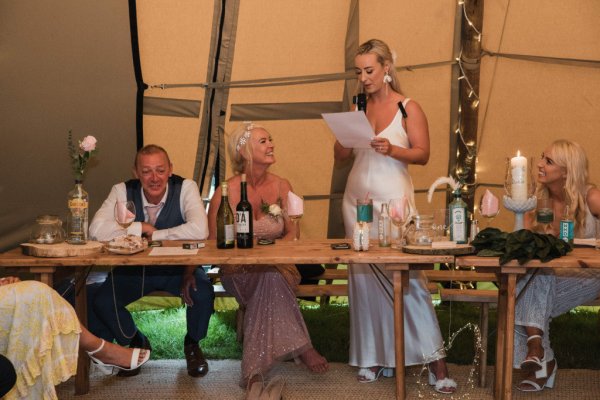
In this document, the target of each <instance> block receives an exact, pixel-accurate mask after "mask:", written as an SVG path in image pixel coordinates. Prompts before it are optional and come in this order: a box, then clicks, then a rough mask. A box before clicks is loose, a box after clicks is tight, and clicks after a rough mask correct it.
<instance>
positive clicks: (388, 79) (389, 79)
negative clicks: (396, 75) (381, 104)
mask: <svg viewBox="0 0 600 400" xmlns="http://www.w3.org/2000/svg"><path fill="white" fill-rule="evenodd" d="M383 83H392V77H391V76H390V74H388V73H387V72H386V73H385V75H384V76H383Z"/></svg>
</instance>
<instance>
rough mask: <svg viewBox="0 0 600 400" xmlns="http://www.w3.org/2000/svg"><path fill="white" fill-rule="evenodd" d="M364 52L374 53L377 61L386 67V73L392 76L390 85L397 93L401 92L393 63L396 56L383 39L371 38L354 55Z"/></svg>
mask: <svg viewBox="0 0 600 400" xmlns="http://www.w3.org/2000/svg"><path fill="white" fill-rule="evenodd" d="M364 54H375V55H376V56H377V62H379V64H381V65H382V66H384V67H388V68H389V71H388V75H389V76H390V77H391V78H392V81H391V82H390V86H391V87H392V89H394V91H396V92H398V93H402V92H401V91H400V83H399V82H398V76H397V75H396V68H395V67H394V64H395V63H396V62H395V61H396V60H395V58H396V56H395V55H394V54H392V51H391V50H390V48H389V46H388V45H387V44H386V43H385V42H384V41H383V40H379V39H371V40H368V41H366V42H364V43H363V44H361V45H360V46H359V47H358V50H357V51H356V54H355V56H361V55H364Z"/></svg>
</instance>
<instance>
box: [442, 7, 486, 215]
mask: <svg viewBox="0 0 600 400" xmlns="http://www.w3.org/2000/svg"><path fill="white" fill-rule="evenodd" d="M483 5H484V0H465V1H464V4H462V5H460V6H459V9H458V10H457V12H460V13H462V18H461V20H462V22H461V35H460V54H459V55H458V60H459V61H458V66H457V68H458V69H459V71H458V73H459V86H458V104H459V109H458V118H457V123H456V126H455V127H454V135H452V136H451V137H453V140H451V145H450V171H449V173H450V175H453V176H455V177H457V178H459V179H461V180H462V181H464V182H465V183H467V185H465V186H464V187H463V190H464V192H463V198H464V200H465V201H466V203H467V205H468V207H469V210H471V211H473V205H474V195H475V161H476V157H477V126H478V111H479V75H480V66H481V64H480V61H481V32H482V31H483ZM462 7H464V10H463V9H462ZM465 14H466V16H465ZM452 142H454V143H452ZM447 201H448V202H450V201H451V194H450V193H449V194H448V197H447Z"/></svg>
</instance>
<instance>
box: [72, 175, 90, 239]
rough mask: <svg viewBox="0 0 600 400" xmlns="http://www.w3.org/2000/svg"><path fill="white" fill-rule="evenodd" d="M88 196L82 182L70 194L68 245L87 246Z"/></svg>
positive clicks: (78, 182)
mask: <svg viewBox="0 0 600 400" xmlns="http://www.w3.org/2000/svg"><path fill="white" fill-rule="evenodd" d="M88 204H89V200H88V194H87V192H86V191H85V190H83V184H82V183H81V181H75V188H73V190H71V191H70V192H69V194H68V206H69V214H68V216H67V243H69V244H86V243H87V238H88Z"/></svg>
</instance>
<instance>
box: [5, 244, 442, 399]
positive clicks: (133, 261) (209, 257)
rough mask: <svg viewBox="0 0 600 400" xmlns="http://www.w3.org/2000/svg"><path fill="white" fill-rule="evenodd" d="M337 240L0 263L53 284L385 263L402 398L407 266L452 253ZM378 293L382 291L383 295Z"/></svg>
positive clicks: (80, 384)
mask: <svg viewBox="0 0 600 400" xmlns="http://www.w3.org/2000/svg"><path fill="white" fill-rule="evenodd" d="M336 242H339V240H300V241H277V243H276V244H275V245H267V246H255V247H254V248H253V249H237V248H236V249H230V250H219V249H217V248H216V246H215V242H214V241H208V242H206V247H205V248H202V249H199V250H198V252H197V254H195V255H177V256H150V255H149V253H150V249H148V250H145V251H144V252H142V253H138V254H134V255H116V254H111V253H106V252H101V253H97V254H92V255H88V256H78V257H65V258H39V257H31V256H25V255H23V254H22V252H21V250H20V249H14V250H11V251H9V252H7V253H4V254H1V255H0V267H21V268H26V269H27V270H29V271H30V272H33V273H36V274H38V275H39V279H40V280H41V281H43V282H46V283H48V284H51V283H52V275H53V273H54V272H55V271H56V270H57V268H65V267H69V268H76V269H79V270H82V271H83V270H84V269H85V268H86V267H90V266H92V267H93V266H127V265H132V266H134V265H148V266H152V265H207V264H217V265H227V264H228V265H238V264H336V263H347V264H353V263H357V264H359V263H360V264H367V263H377V264H385V267H386V269H387V270H390V271H393V283H394V316H395V322H394V329H395V342H396V343H395V344H396V354H395V356H396V368H397V369H396V398H397V399H404V398H405V397H406V391H405V383H404V301H403V294H404V291H405V289H406V288H407V287H408V286H407V284H408V279H409V274H408V273H409V271H410V270H413V269H423V268H430V266H431V264H433V263H452V262H454V256H448V255H414V254H406V253H403V252H401V251H399V250H395V249H391V248H382V247H378V246H372V247H371V249H370V250H369V251H367V252H356V251H353V250H351V249H350V250H332V249H331V247H330V245H331V244H332V243H336ZM163 244H164V246H181V242H164V243H163ZM76 289H77V290H76V293H77V297H76V307H75V308H76V311H77V315H78V316H79V318H80V320H81V321H86V320H87V311H86V308H87V305H86V296H85V282H84V279H79V280H78V283H77V288H76ZM382 295H383V294H382ZM88 391H89V363H88V359H87V356H86V355H85V354H83V352H80V354H79V362H78V366H77V376H76V381H75V392H76V394H85V393H87V392H88Z"/></svg>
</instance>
